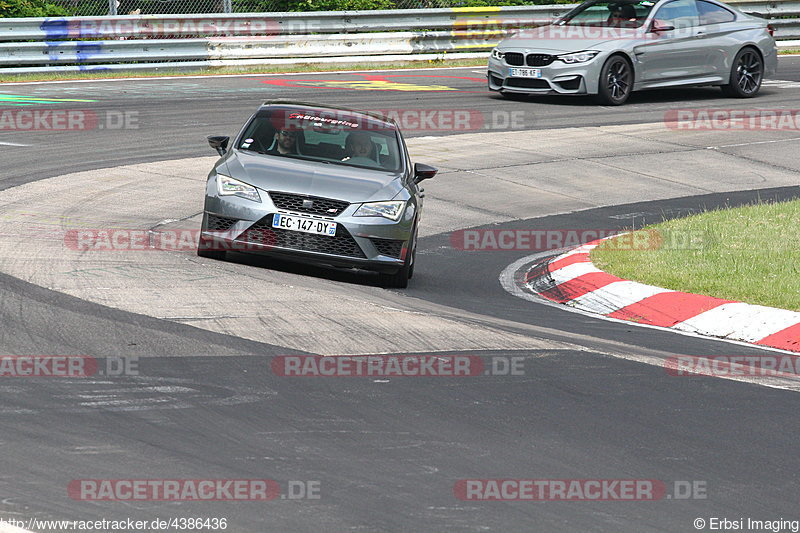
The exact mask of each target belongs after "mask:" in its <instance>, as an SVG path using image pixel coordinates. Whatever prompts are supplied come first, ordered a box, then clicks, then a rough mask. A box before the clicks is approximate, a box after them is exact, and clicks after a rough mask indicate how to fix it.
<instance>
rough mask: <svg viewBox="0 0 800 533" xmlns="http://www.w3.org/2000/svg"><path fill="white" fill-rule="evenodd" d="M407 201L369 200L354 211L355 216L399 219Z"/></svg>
mask: <svg viewBox="0 0 800 533" xmlns="http://www.w3.org/2000/svg"><path fill="white" fill-rule="evenodd" d="M405 205H406V203H405V202H397V201H392V202H369V203H366V204H361V207H359V208H358V209H356V212H355V213H353V216H354V217H383V218H388V219H389V220H398V219H399V218H400V215H402V214H403V207H404V206H405Z"/></svg>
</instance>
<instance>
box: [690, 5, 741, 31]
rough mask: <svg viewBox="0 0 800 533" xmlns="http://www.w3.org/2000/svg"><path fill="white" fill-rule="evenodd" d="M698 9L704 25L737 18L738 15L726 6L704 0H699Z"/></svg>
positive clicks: (701, 22)
mask: <svg viewBox="0 0 800 533" xmlns="http://www.w3.org/2000/svg"><path fill="white" fill-rule="evenodd" d="M697 11H698V13H699V14H700V24H701V25H703V26H706V25H708V24H722V23H723V22H733V21H734V20H736V15H734V14H733V13H732V12H730V11H728V10H727V9H725V8H724V7H722V6H719V5H717V4H712V3H711V2H705V1H704V0H697Z"/></svg>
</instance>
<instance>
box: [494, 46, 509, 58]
mask: <svg viewBox="0 0 800 533" xmlns="http://www.w3.org/2000/svg"><path fill="white" fill-rule="evenodd" d="M492 57H493V58H495V59H503V58H504V57H506V53H505V52H501V51H500V50H498V49H497V48H494V49H492Z"/></svg>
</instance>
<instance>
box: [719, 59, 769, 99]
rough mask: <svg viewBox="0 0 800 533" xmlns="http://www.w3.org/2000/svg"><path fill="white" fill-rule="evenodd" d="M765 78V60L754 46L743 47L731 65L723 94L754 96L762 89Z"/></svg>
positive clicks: (723, 87) (736, 96) (740, 96)
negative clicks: (728, 80) (728, 79)
mask: <svg viewBox="0 0 800 533" xmlns="http://www.w3.org/2000/svg"><path fill="white" fill-rule="evenodd" d="M763 79H764V61H763V60H762V59H761V55H759V53H758V52H756V51H755V50H754V49H753V48H742V49H741V50H739V53H738V54H736V57H734V58H733V65H731V78H730V83H728V85H723V86H722V94H724V95H725V96H728V97H730V98H752V97H754V96H755V95H756V94H758V90H759V89H761V81H762V80H763Z"/></svg>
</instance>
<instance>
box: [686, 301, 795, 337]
mask: <svg viewBox="0 0 800 533" xmlns="http://www.w3.org/2000/svg"><path fill="white" fill-rule="evenodd" d="M797 323H800V313H797V312H794V311H786V310H785V309H775V308H774V307H765V306H763V305H753V304H746V303H741V302H734V303H729V304H723V305H720V306H719V307H715V308H714V309H709V310H708V311H706V312H704V313H700V314H699V315H697V316H694V317H692V318H690V319H688V320H684V321H683V322H680V323H678V324H675V325H674V326H673V327H674V328H676V329H681V330H684V331H696V332H699V333H706V334H707V335H714V336H717V337H731V338H735V339H736V340H741V341H747V342H757V341H760V340H761V339H763V338H765V337H768V336H770V335H772V334H773V333H777V332H779V331H781V330H784V329H786V328H788V327H789V326H793V325H795V324H797Z"/></svg>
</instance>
